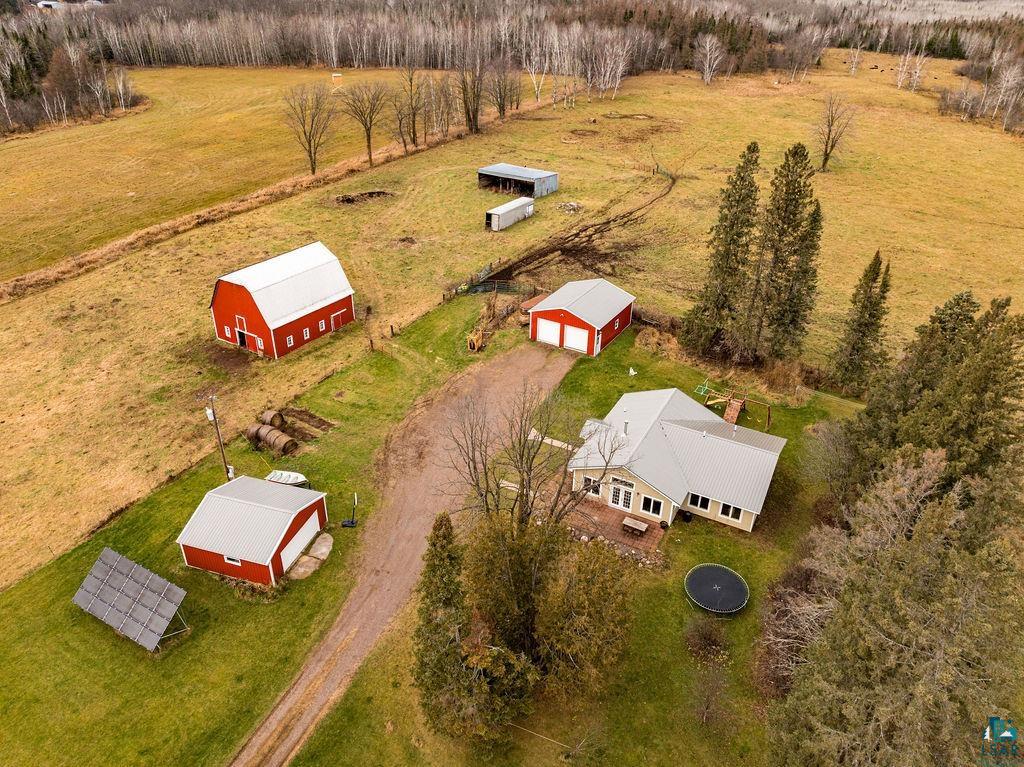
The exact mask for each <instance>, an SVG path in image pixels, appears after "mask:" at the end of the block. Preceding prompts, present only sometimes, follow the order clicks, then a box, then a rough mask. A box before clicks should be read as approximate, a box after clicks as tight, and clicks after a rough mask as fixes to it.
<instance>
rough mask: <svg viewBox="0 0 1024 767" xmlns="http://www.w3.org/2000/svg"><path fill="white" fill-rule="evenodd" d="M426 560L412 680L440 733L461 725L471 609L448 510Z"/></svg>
mask: <svg viewBox="0 0 1024 767" xmlns="http://www.w3.org/2000/svg"><path fill="white" fill-rule="evenodd" d="M423 562H424V566H423V574H422V575H421V576H420V582H419V587H418V591H419V599H420V602H419V609H418V614H419V622H418V623H417V625H416V631H415V634H414V637H413V643H414V647H415V656H416V661H415V666H414V668H413V679H414V680H415V682H416V686H417V687H418V688H419V691H420V700H421V704H422V707H423V713H424V715H425V716H426V718H427V722H428V723H429V724H430V726H431V727H432V728H433V729H434V730H436V731H438V732H452V731H453V730H456V729H457V726H458V721H457V720H458V717H457V708H458V707H457V706H456V705H455V704H456V701H457V699H458V698H460V697H462V696H463V694H464V692H465V687H466V674H465V669H464V666H463V655H464V653H463V648H462V642H463V639H464V637H465V634H466V627H467V623H468V620H469V610H468V608H467V607H466V595H465V592H464V590H463V586H462V550H461V547H460V546H459V544H458V543H457V542H456V540H455V531H454V529H453V528H452V522H451V519H450V518H449V516H448V515H447V514H439V515H438V517H437V519H435V520H434V527H433V529H432V530H431V532H430V537H429V538H428V539H427V551H426V553H425V554H424V555H423Z"/></svg>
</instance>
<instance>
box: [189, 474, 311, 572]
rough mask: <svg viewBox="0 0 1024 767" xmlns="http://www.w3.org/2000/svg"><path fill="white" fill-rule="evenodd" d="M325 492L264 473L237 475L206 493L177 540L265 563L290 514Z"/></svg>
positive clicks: (196, 546) (292, 516)
mask: <svg viewBox="0 0 1024 767" xmlns="http://www.w3.org/2000/svg"><path fill="white" fill-rule="evenodd" d="M324 495H325V494H324V493H320V492H316V491H315V490H307V489H305V488H301V487H292V486H290V485H282V484H279V483H277V482H268V481H267V480H265V479H255V478H253V477H244V476H243V477H236V478H235V479H233V480H231V481H230V482H228V483H227V484H225V485H221V486H220V487H218V488H215V489H213V490H211V491H210V492H208V493H207V494H206V497H204V498H203V500H202V502H201V503H200V504H199V506H198V507H197V508H196V510H195V512H194V513H193V514H192V517H191V518H190V519H189V521H188V523H187V524H186V525H185V528H184V529H183V530H182V531H181V534H180V535H178V539H177V542H178V543H179V544H181V545H184V546H192V547H193V548H197V549H203V550H205V551H212V552H214V553H215V554H221V555H223V556H227V557H235V558H237V559H244V560H246V561H247V562H257V563H260V564H267V563H269V562H270V559H271V557H273V556H274V550H275V549H276V548H277V545H278V543H279V542H280V540H281V538H282V537H283V536H284V534H285V531H286V530H287V529H288V525H290V524H291V522H292V519H294V517H295V515H296V514H298V513H299V512H300V511H302V510H303V509H305V508H306V507H307V506H309V505H310V504H311V503H314V502H315V501H317V500H319V499H320V498H323V497H324Z"/></svg>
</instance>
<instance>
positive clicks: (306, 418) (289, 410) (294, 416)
mask: <svg viewBox="0 0 1024 767" xmlns="http://www.w3.org/2000/svg"><path fill="white" fill-rule="evenodd" d="M281 414H282V415H283V416H284V417H285V418H287V419H288V420H290V421H291V420H295V421H302V422H303V423H305V424H307V425H309V426H312V427H313V428H314V429H317V430H319V431H330V430H331V429H333V428H334V423H332V422H331V421H328V420H327V419H326V418H321V417H320V416H318V415H317V414H316V413H311V412H309V411H308V410H306V409H305V408H301V407H286V408H284V409H283V410H282V411H281Z"/></svg>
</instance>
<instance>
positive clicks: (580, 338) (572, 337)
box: [565, 325, 590, 354]
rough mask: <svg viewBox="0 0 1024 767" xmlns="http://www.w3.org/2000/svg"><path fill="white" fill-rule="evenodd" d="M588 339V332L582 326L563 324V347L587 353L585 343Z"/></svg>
mask: <svg viewBox="0 0 1024 767" xmlns="http://www.w3.org/2000/svg"><path fill="white" fill-rule="evenodd" d="M589 341H590V333H588V332H587V331H586V330H584V329H583V328H574V327H572V326H571V325H566V326H565V348H566V349H573V350H575V351H578V352H583V353H584V354H586V353H587V344H588V342H589Z"/></svg>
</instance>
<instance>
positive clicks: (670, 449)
mask: <svg viewBox="0 0 1024 767" xmlns="http://www.w3.org/2000/svg"><path fill="white" fill-rule="evenodd" d="M580 436H581V437H583V438H584V443H583V445H582V446H581V447H580V449H579V450H578V451H576V453H575V455H573V457H572V460H571V461H570V463H569V468H570V469H573V470H575V469H604V468H605V466H606V465H607V466H608V467H609V468H626V469H628V470H629V471H630V472H632V473H633V474H634V475H636V476H637V477H638V478H640V479H641V480H643V481H644V482H646V483H647V484H649V485H650V486H651V487H653V488H654V489H656V490H658V491H659V492H660V493H663V494H664V495H665V496H666V497H667V498H669V499H670V500H671V501H672V502H673V503H675V504H676V505H679V506H681V505H683V504H684V502H685V501H686V497H687V495H688V494H689V493H697V494H698V495H703V496H706V497H708V498H713V499H714V500H716V501H721V502H723V503H728V504H732V505H733V506H739V507H740V508H741V509H746V510H747V511H751V512H753V513H755V514H759V513H760V512H761V507H762V506H763V505H764V499H765V496H766V495H767V494H768V488H769V486H770V485H771V482H772V476H773V475H774V474H775V465H776V463H777V462H778V459H779V454H780V453H781V452H782V448H783V447H784V446H785V444H786V440H785V439H783V438H782V437H776V436H775V435H772V434H764V433H762V432H759V431H754V430H753V429H747V428H745V427H743V426H734V425H732V424H728V423H726V422H725V421H723V420H722V419H721V418H719V417H718V416H717V415H716V414H715V413H713V412H711V411H710V410H708V409H707V408H705V407H704V406H703V405H701V404H700V403H698V402H696V401H695V400H693V399H690V398H689V397H688V396H686V395H685V394H683V393H682V392H681V391H679V390H678V389H660V390H657V391H645V392H631V393H628V394H623V395H622V397H620V398H619V401H618V402H617V403H616V404H615V407H613V408H612V409H611V411H610V412H609V413H608V415H607V416H605V418H604V419H603V420H600V421H598V420H594V419H591V420H589V421H587V424H586V425H585V426H584V427H583V431H582V432H581V433H580ZM612 443H614V445H615V450H614V454H613V455H612V456H611V460H610V461H609V460H607V459H608V452H609V449H608V445H609V444H612Z"/></svg>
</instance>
